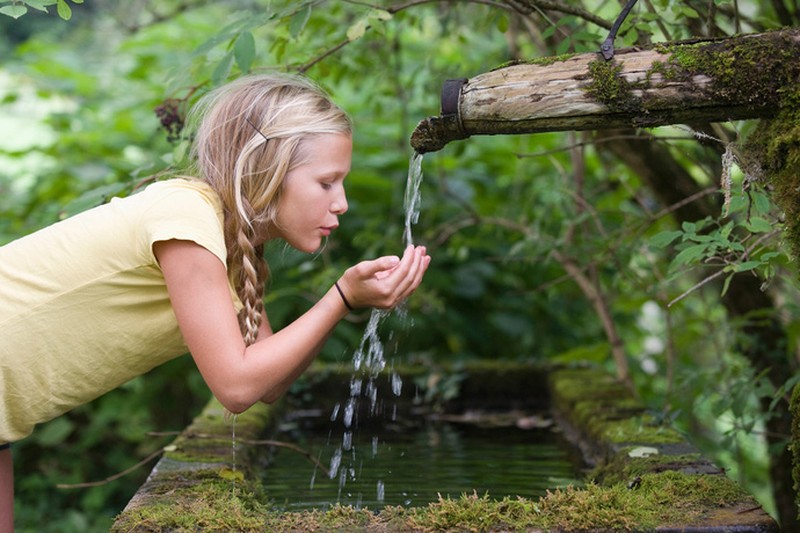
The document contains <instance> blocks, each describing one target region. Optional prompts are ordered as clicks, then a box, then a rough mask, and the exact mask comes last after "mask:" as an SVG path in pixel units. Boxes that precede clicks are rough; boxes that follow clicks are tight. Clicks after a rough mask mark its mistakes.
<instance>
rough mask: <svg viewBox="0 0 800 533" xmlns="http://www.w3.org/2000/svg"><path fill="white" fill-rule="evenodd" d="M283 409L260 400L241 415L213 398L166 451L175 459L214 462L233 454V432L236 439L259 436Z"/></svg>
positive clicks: (169, 456)
mask: <svg viewBox="0 0 800 533" xmlns="http://www.w3.org/2000/svg"><path fill="white" fill-rule="evenodd" d="M279 411H280V409H279V408H278V407H276V406H268V405H266V404H262V403H258V404H255V405H253V406H252V407H251V408H250V409H248V410H247V411H245V412H243V413H240V414H238V415H235V416H233V415H231V414H229V413H226V411H225V409H224V408H223V407H222V405H220V404H219V403H218V402H217V401H216V400H212V401H211V403H210V404H209V406H208V407H207V408H206V409H205V410H204V411H203V413H202V414H201V415H199V416H198V417H197V418H195V419H194V421H193V422H192V424H191V425H190V426H189V427H188V428H187V429H186V430H185V431H184V432H183V433H182V434H181V435H180V436H179V437H177V438H176V439H175V441H174V442H173V443H172V445H171V446H168V447H167V448H166V450H165V453H164V456H165V457H168V458H169V459H173V460H175V461H183V462H199V463H205V462H209V463H213V462H220V459H221V458H228V457H232V455H233V432H234V429H235V431H236V436H237V438H251V439H252V438H256V437H257V436H258V435H260V434H261V433H263V431H264V428H266V427H269V424H270V423H271V422H272V421H274V420H277V418H276V417H277V416H278V415H279V414H280V413H279Z"/></svg>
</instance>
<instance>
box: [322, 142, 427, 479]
mask: <svg viewBox="0 0 800 533" xmlns="http://www.w3.org/2000/svg"><path fill="white" fill-rule="evenodd" d="M421 183H422V154H419V153H414V154H413V155H412V156H411V160H410V161H409V165H408V177H407V179H406V189H405V196H404V202H403V208H404V212H405V225H404V231H403V244H404V247H407V246H409V245H411V244H413V243H414V242H413V237H412V233H411V227H412V225H414V224H416V223H417V221H418V220H419V209H420V200H421V194H420V185H421ZM392 313H394V314H397V315H398V316H400V317H401V318H402V319H404V318H405V315H404V313H405V310H404V309H403V308H402V306H400V307H399V308H396V309H394V310H392V311H386V310H380V309H373V310H372V312H371V314H370V317H369V322H368V323H367V327H366V329H365V330H364V336H363V337H362V338H361V342H360V343H359V346H358V349H357V350H356V351H355V353H354V355H353V377H352V378H351V380H350V395H349V397H348V398H347V400H346V402H345V406H344V410H343V412H342V413H341V414H342V424H343V425H344V431H343V434H342V443H341V445H340V446H339V447H338V448H337V449H336V451H335V452H334V454H333V456H332V457H331V463H330V473H329V476H330V478H331V479H334V478H337V477H338V480H339V490H340V491H342V490H344V489H345V486H346V485H347V483H348V482H350V481H355V480H356V479H357V470H358V469H357V468H356V467H355V464H356V463H357V461H358V457H357V450H356V448H355V447H354V445H353V432H354V431H355V430H357V428H358V419H357V416H356V413H357V412H358V407H359V402H360V401H361V400H362V399H366V400H368V401H369V410H368V412H369V416H376V415H377V413H376V406H377V401H378V383H377V377H378V376H379V374H380V373H381V372H382V371H383V370H384V369H385V368H386V364H387V362H386V354H385V353H384V348H385V344H384V342H383V340H382V339H381V337H380V327H381V324H382V323H383V322H384V320H385V319H386V318H387V317H388V316H389V315H391V314H392ZM390 383H391V389H392V393H393V394H394V395H395V396H400V393H401V391H402V387H403V381H402V379H401V378H400V376H399V375H398V374H396V373H394V372H392V373H391V377H390ZM340 410H341V406H340V405H339V404H337V405H336V406H335V407H334V409H333V413H332V414H331V421H332V422H335V421H336V420H337V419H338V417H339V412H340ZM377 446H378V437H377V436H375V437H374V439H373V440H372V442H371V447H372V448H373V449H376V448H377ZM343 461H344V464H343ZM383 486H384V485H383V482H382V481H380V480H379V481H378V483H377V488H376V491H377V493H378V495H381V494H382V493H383Z"/></svg>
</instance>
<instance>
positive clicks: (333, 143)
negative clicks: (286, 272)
mask: <svg viewBox="0 0 800 533" xmlns="http://www.w3.org/2000/svg"><path fill="white" fill-rule="evenodd" d="M305 143H306V146H305V147H304V149H305V150H308V153H309V154H310V156H309V158H308V161H307V162H306V163H304V164H302V165H300V166H298V167H295V168H294V169H292V170H291V171H289V172H288V173H287V174H286V177H285V179H284V182H283V190H282V192H281V199H280V201H279V202H278V214H277V223H276V224H275V227H274V228H272V230H273V231H271V232H270V237H280V238H282V239H284V240H285V241H286V242H287V243H289V245H290V246H292V247H293V248H295V249H297V250H300V251H301V252H307V253H312V252H314V251H316V250H318V249H319V247H320V246H321V245H322V239H323V238H324V237H327V236H328V235H330V234H331V232H332V231H333V230H335V229H336V228H337V227H338V226H339V215H341V214H343V213H344V212H345V211H347V198H346V196H345V190H344V179H345V177H346V176H347V174H348V173H349V172H350V159H351V156H352V153H353V141H352V138H351V137H350V136H349V135H346V134H337V133H330V134H323V135H317V136H314V137H312V138H310V139H308V140H306V141H305Z"/></svg>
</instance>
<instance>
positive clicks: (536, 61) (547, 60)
mask: <svg viewBox="0 0 800 533" xmlns="http://www.w3.org/2000/svg"><path fill="white" fill-rule="evenodd" d="M573 57H575V54H560V55H557V56H547V57H535V58H533V59H524V60H520V59H514V60H511V61H507V62H505V63H502V64H500V65H498V66H497V67H495V68H493V69H492V71H495V70H500V69H502V68H508V67H513V66H515V65H541V66H543V67H546V66H547V65H552V64H553V63H559V62H561V61H566V60H568V59H571V58H573Z"/></svg>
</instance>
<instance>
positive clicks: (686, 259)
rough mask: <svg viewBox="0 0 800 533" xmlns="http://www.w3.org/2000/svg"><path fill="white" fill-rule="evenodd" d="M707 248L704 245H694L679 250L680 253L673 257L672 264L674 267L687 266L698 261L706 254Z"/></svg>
mask: <svg viewBox="0 0 800 533" xmlns="http://www.w3.org/2000/svg"><path fill="white" fill-rule="evenodd" d="M707 249H708V246H706V245H705V244H695V245H693V246H689V247H688V248H686V249H684V250H681V252H680V253H679V254H678V255H677V256H675V259H674V260H673V264H675V265H687V264H689V263H692V262H694V261H696V260H697V259H700V258H701V257H703V256H704V255H705V253H706V250H707Z"/></svg>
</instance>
